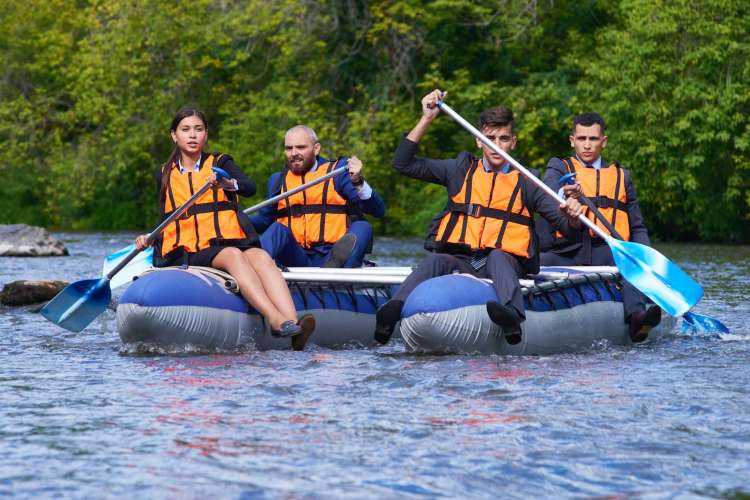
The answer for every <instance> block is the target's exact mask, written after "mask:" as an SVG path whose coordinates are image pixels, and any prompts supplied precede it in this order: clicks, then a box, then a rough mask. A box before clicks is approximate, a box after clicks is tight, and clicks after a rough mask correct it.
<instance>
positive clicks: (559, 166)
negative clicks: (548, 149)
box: [543, 158, 568, 193]
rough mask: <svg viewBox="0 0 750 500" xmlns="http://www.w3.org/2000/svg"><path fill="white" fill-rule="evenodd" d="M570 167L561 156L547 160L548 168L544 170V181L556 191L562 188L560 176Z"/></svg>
mask: <svg viewBox="0 0 750 500" xmlns="http://www.w3.org/2000/svg"><path fill="white" fill-rule="evenodd" d="M567 172H568V169H567V168H565V164H564V163H563V162H562V160H561V159H560V158H551V159H550V160H549V161H548V162H547V170H545V172H544V179H543V180H544V183H545V184H546V185H547V186H549V188H550V189H552V191H554V192H556V193H557V192H558V191H559V190H560V177H562V176H563V175H565V174H566V173H567Z"/></svg>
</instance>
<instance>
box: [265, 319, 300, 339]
mask: <svg viewBox="0 0 750 500" xmlns="http://www.w3.org/2000/svg"><path fill="white" fill-rule="evenodd" d="M300 333H302V328H301V327H300V326H299V325H298V324H297V323H296V322H294V321H292V320H291V319H288V320H286V321H284V322H283V323H282V324H281V326H280V327H279V329H278V330H273V329H272V330H271V337H277V338H285V337H293V336H295V335H299V334H300Z"/></svg>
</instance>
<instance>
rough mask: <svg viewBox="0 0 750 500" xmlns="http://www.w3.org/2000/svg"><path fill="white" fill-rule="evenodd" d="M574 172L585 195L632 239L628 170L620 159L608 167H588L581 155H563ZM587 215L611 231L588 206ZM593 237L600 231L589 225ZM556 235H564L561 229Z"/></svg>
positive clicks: (626, 239)
mask: <svg viewBox="0 0 750 500" xmlns="http://www.w3.org/2000/svg"><path fill="white" fill-rule="evenodd" d="M563 163H564V164H565V166H566V167H567V168H568V171H569V172H570V173H573V172H575V173H576V181H577V182H578V183H579V184H580V185H581V190H582V191H583V195H584V196H585V197H587V198H588V199H590V200H591V201H592V202H593V203H594V206H596V207H597V209H599V212H600V213H601V214H602V215H603V216H604V217H605V218H606V219H607V220H608V221H609V223H610V224H612V226H613V227H614V228H615V230H616V231H617V232H618V233H620V236H622V237H623V238H624V239H625V241H629V240H630V217H629V216H628V209H627V202H628V195H627V191H626V189H625V171H624V170H623V169H622V168H620V166H619V165H618V164H617V163H612V164H611V165H609V166H608V167H605V168H588V167H586V166H585V165H583V164H582V163H581V162H580V161H579V160H578V158H576V157H575V156H572V157H570V158H565V159H563ZM585 213H586V217H588V218H589V219H591V221H592V222H595V223H596V225H597V226H599V227H600V228H602V230H603V231H604V232H605V233H607V234H610V232H609V231H608V230H607V228H606V227H605V226H604V224H603V223H602V222H601V221H600V220H599V217H597V216H596V214H594V212H593V211H591V209H589V208H586V212H585ZM589 234H590V235H591V237H595V236H596V234H595V233H594V232H593V231H592V230H591V229H589ZM556 236H558V237H561V236H562V235H561V234H560V233H557V234H556Z"/></svg>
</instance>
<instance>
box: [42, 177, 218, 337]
mask: <svg viewBox="0 0 750 500" xmlns="http://www.w3.org/2000/svg"><path fill="white" fill-rule="evenodd" d="M213 170H214V172H215V173H216V175H217V176H219V177H224V178H226V179H230V176H229V174H228V173H226V172H225V171H224V170H222V169H220V168H217V167H214V168H213ZM209 189H211V183H209V182H206V183H205V184H204V185H203V187H201V188H200V189H199V190H198V191H196V192H195V194H194V195H193V196H191V197H190V199H189V200H187V201H186V202H185V203H183V204H182V206H180V207H179V208H178V209H177V210H175V211H174V212H172V214H171V215H170V216H169V217H167V218H166V219H164V221H163V222H162V223H161V224H159V225H158V226H156V228H154V230H153V231H151V232H150V233H149V234H148V236H147V237H146V242H147V243H148V244H151V243H153V241H154V239H156V237H157V236H158V235H159V234H160V233H161V232H162V231H163V230H164V228H165V227H167V225H169V224H170V223H172V222H173V221H174V220H175V219H177V218H179V217H181V216H182V215H183V214H184V213H185V212H186V211H187V209H188V208H190V207H191V206H192V205H193V204H194V203H195V202H196V201H197V200H198V198H200V197H201V196H203V194H204V193H205V192H206V191H208V190H209ZM140 252H141V251H140V250H139V249H138V248H135V245H133V249H132V250H131V251H130V252H129V253H128V254H127V255H126V256H125V257H124V258H122V259H120V261H119V262H118V263H117V265H115V266H114V268H113V269H112V270H111V271H109V272H108V273H107V274H106V275H105V276H104V277H103V278H99V279H90V280H81V281H76V282H75V283H71V284H70V285H68V286H67V287H65V288H63V289H62V291H60V293H58V294H57V295H56V296H55V297H54V298H53V299H52V300H51V301H49V302H48V303H47V305H45V306H44V307H43V308H42V311H41V313H42V316H44V317H45V318H47V319H48V320H50V321H52V322H53V323H56V324H58V325H60V326H61V327H63V328H65V329H66V330H70V331H71V332H80V331H81V330H83V329H84V328H86V327H87V326H88V325H89V324H90V323H91V322H92V321H94V319H95V318H96V317H97V316H99V315H100V314H101V313H102V312H104V310H105V309H106V308H107V305H109V301H110V299H111V298H112V290H111V288H110V280H111V279H112V278H113V277H114V276H115V275H116V274H117V273H119V272H120V271H121V270H122V269H123V268H124V267H125V266H126V265H127V264H128V262H130V261H131V260H133V258H135V256H136V255H138V254H139V253H140Z"/></svg>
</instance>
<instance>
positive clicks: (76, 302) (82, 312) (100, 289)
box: [41, 278, 112, 332]
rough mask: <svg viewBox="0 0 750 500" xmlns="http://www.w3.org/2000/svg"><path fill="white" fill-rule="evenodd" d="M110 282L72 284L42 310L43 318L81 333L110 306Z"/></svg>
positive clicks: (97, 280)
mask: <svg viewBox="0 0 750 500" xmlns="http://www.w3.org/2000/svg"><path fill="white" fill-rule="evenodd" d="M111 298H112V290H110V288H109V281H108V280H106V279H104V278H101V279H93V280H81V281H76V282H75V283H71V284H70V285H68V286H66V287H65V288H63V289H62V291H61V292H60V293H58V294H57V295H55V297H54V298H53V299H52V300H50V301H49V302H48V303H47V305H46V306H44V307H43V308H42V311H41V313H42V316H44V317H45V318H47V319H48V320H50V321H51V322H53V323H55V324H57V325H60V326H61V327H63V328H65V329H66V330H70V331H71V332H80V331H81V330H83V329H84V328H86V327H87V326H88V325H89V324H91V322H92V321H94V319H96V317H97V316H99V315H100V314H101V313H102V312H104V310H105V309H106V308H107V305H109V301H110V299H111Z"/></svg>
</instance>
